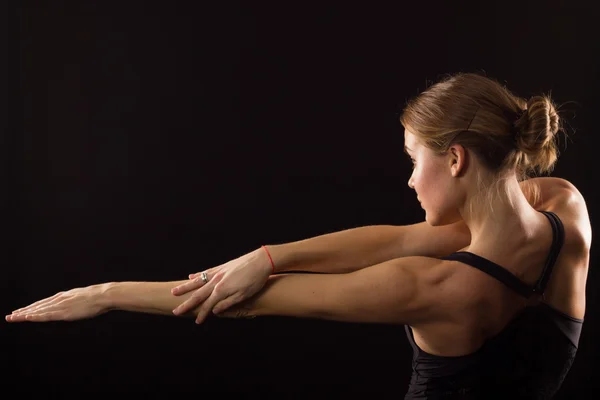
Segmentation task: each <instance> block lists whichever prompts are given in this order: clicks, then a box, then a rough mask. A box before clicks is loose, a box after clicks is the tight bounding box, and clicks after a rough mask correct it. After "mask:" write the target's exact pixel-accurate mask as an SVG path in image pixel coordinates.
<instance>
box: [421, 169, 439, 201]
mask: <svg viewBox="0 0 600 400" xmlns="http://www.w3.org/2000/svg"><path fill="white" fill-rule="evenodd" d="M440 178H441V174H440V171H437V170H436V169H435V168H431V167H430V168H427V167H425V168H423V169H420V170H417V171H415V190H416V192H417V195H418V196H419V200H421V205H422V206H423V207H424V208H437V206H438V203H439V201H440V197H441V193H442V190H441V189H442V187H443V182H441V179H440Z"/></svg>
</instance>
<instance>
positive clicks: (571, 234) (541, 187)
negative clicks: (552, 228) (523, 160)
mask: <svg viewBox="0 0 600 400" xmlns="http://www.w3.org/2000/svg"><path fill="white" fill-rule="evenodd" d="M521 187H522V188H523V190H524V191H530V189H531V188H532V187H536V188H537V190H538V192H539V199H538V200H537V201H535V202H532V206H533V207H534V208H535V209H536V210H540V211H551V212H553V213H555V214H556V215H557V216H558V217H559V218H560V220H561V222H562V223H563V225H564V227H565V230H566V232H567V235H566V236H567V237H566V240H567V242H568V243H569V244H572V245H576V247H582V248H587V249H589V248H590V246H591V242H592V228H591V223H590V218H589V214H588V210H587V204H586V201H585V198H584V196H583V194H582V193H581V192H580V191H579V189H578V188H577V187H576V186H575V185H574V184H573V183H572V182H569V181H568V180H566V179H563V178H557V177H540V178H533V179H528V180H526V181H523V182H521Z"/></svg>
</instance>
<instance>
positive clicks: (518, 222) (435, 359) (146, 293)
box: [7, 74, 591, 399]
mask: <svg viewBox="0 0 600 400" xmlns="http://www.w3.org/2000/svg"><path fill="white" fill-rule="evenodd" d="M401 122H402V125H403V126H404V128H405V132H404V138H405V152H406V153H407V154H408V155H409V156H410V158H411V159H412V161H413V165H414V167H413V172H412V175H411V177H410V179H409V181H408V184H409V186H410V187H411V188H412V189H414V190H415V191H416V193H417V199H418V200H419V202H420V203H421V206H422V207H423V209H424V210H425V212H426V221H425V222H423V223H420V224H415V225H410V226H402V227H394V226H370V227H363V228H357V229H350V230H346V231H342V232H337V233H333V234H328V235H323V236H319V237H316V238H312V239H307V240H303V241H299V242H294V243H288V244H284V245H276V246H269V247H268V248H267V247H264V248H261V249H257V250H256V251H253V252H251V253H249V254H247V255H244V256H242V257H240V258H238V259H235V260H232V261H229V262H228V263H225V264H223V265H220V266H218V267H215V268H212V269H209V270H206V271H204V272H202V273H200V274H195V275H191V276H190V278H191V279H190V280H189V281H181V282H166V283H152V282H121V283H108V284H101V285H94V286H90V287H86V288H77V289H73V290H70V291H68V292H62V293H59V294H57V295H55V296H53V297H50V298H48V299H44V300H41V301H39V302H37V303H34V304H32V305H30V306H27V307H25V308H23V309H20V310H17V311H15V312H13V314H12V315H10V316H7V320H8V321H11V322H19V321H49V320H74V319H81V318H89V317H91V316H95V315H98V314H101V313H103V312H106V311H108V310H111V309H121V310H130V311H139V312H148V313H163V314H170V311H171V310H172V309H173V308H174V307H177V308H176V309H175V310H174V311H173V312H174V313H175V314H176V315H191V316H192V315H193V316H195V317H196V319H197V322H198V323H200V322H202V321H203V320H204V319H206V317H207V316H208V315H209V314H210V312H211V311H212V312H213V313H216V314H219V313H220V315H222V316H226V317H255V316H260V315H283V316H295V317H305V318H323V319H329V320H335V321H352V322H364V323H389V324H404V325H405V326H406V333H407V336H408V339H409V341H410V343H411V345H412V346H413V349H414V352H415V355H414V358H413V376H412V379H411V383H410V386H409V390H408V393H407V395H406V398H407V399H413V398H457V397H458V398H486V399H489V398H507V397H509V396H510V397H512V398H527V399H534V398H535V399H547V398H551V397H552V396H553V394H554V393H555V392H556V391H557V390H558V388H559V387H560V384H561V383H562V381H563V380H564V378H565V376H566V374H567V372H568V370H569V368H570V366H571V363H572V362H573V359H574V357H575V353H576V350H577V345H578V340H579V335H580V332H581V326H582V322H583V317H584V313H585V285H586V279H587V269H588V262H589V251H590V246H591V227H590V222H589V217H588V213H587V209H586V205H585V201H584V199H583V197H582V196H581V194H580V192H579V191H578V190H577V189H576V188H575V187H574V186H573V185H572V184H570V183H569V182H567V181H565V180H563V179H558V178H549V177H547V178H534V179H527V178H528V177H529V176H531V175H532V174H533V173H535V172H539V173H545V172H550V171H551V170H552V168H553V166H554V164H555V162H556V159H557V154H558V151H557V145H556V143H557V140H556V135H557V133H558V132H559V131H560V120H559V117H558V115H557V112H556V110H555V108H554V105H553V103H552V102H551V100H550V99H549V98H548V97H546V96H536V97H533V98H531V99H530V100H529V101H525V100H523V99H521V98H519V97H516V96H514V95H513V94H511V93H510V92H509V91H508V90H507V89H506V88H504V87H503V86H502V85H500V84H499V83H497V82H496V81H493V80H491V79H489V78H486V77H483V76H480V75H477V74H457V75H454V76H452V77H449V78H447V79H445V80H443V81H441V82H439V83H437V84H436V85H433V86H432V87H430V88H429V89H427V90H426V91H425V92H423V93H422V94H421V95H419V96H418V97H417V98H415V99H414V100H412V101H411V102H410V103H409V104H408V105H407V107H406V109H405V110H404V112H403V114H402V116H401ZM294 270H295V271H297V270H300V271H307V272H328V273H329V274H325V275H321V274H280V275H272V273H274V272H286V271H294ZM174 286H175V287H174ZM173 287H174V288H173ZM171 288H173V289H172V290H171ZM173 294H174V295H175V296H173ZM180 303H181V304H180ZM224 310H227V311H226V312H224Z"/></svg>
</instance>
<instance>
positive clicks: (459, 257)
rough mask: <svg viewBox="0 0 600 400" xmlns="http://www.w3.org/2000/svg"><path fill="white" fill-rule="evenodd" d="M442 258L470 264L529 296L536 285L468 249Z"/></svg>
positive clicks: (522, 294)
mask: <svg viewBox="0 0 600 400" xmlns="http://www.w3.org/2000/svg"><path fill="white" fill-rule="evenodd" d="M442 260H453V261H460V262H463V263H465V264H468V265H470V266H472V267H474V268H477V269H478V270H480V271H483V272H485V273H486V274H488V275H491V276H493V277H494V278H496V279H498V280H499V281H500V282H502V283H504V284H505V285H506V286H508V287H509V288H510V289H512V290H514V291H515V292H517V293H519V294H520V295H521V296H524V297H529V296H531V293H533V290H534V287H533V286H530V285H528V284H526V283H525V282H523V281H521V280H520V279H519V278H517V277H516V276H514V275H513V274H512V273H510V272H509V271H508V270H507V269H505V268H503V267H501V266H499V265H498V264H496V263H495V262H492V261H490V260H488V259H487V258H483V257H481V256H478V255H477V254H474V253H471V252H468V251H458V252H456V253H452V254H450V255H449V256H446V257H442Z"/></svg>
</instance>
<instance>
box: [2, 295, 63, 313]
mask: <svg viewBox="0 0 600 400" xmlns="http://www.w3.org/2000/svg"><path fill="white" fill-rule="evenodd" d="M61 294H62V292H59V293H56V294H55V295H54V296H50V297H47V298H45V299H42V300H39V301H36V302H35V303H32V304H30V305H28V306H25V307H21V308H17V309H16V310H14V311H13V313H14V312H21V311H25V310H31V309H32V308H35V307H37V306H41V305H43V304H45V303H47V302H49V301H52V300H54V299H56V298H57V297H58V296H60V295H61Z"/></svg>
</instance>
